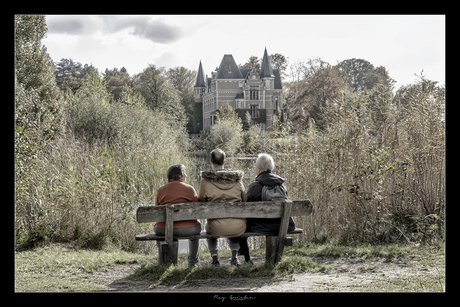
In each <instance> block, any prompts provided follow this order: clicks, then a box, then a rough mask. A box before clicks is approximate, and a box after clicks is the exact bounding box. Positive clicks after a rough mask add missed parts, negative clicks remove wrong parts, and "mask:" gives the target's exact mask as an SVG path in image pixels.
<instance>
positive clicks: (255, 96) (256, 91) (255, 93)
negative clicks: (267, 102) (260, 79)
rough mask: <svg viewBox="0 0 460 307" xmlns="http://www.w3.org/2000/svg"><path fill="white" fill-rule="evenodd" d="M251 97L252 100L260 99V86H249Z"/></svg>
mask: <svg viewBox="0 0 460 307" xmlns="http://www.w3.org/2000/svg"><path fill="white" fill-rule="evenodd" d="M249 99H250V100H259V87H258V86H250V87H249Z"/></svg>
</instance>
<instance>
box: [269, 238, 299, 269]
mask: <svg viewBox="0 0 460 307" xmlns="http://www.w3.org/2000/svg"><path fill="white" fill-rule="evenodd" d="M278 240H279V239H278V236H266V237H265V262H266V263H278V262H280V261H281V257H282V256H283V252H284V248H282V249H281V250H279V244H278ZM292 245H293V238H289V237H288V238H285V239H284V246H292ZM284 246H283V247H284Z"/></svg>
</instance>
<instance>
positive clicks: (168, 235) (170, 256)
mask: <svg viewBox="0 0 460 307" xmlns="http://www.w3.org/2000/svg"><path fill="white" fill-rule="evenodd" d="M165 216H166V226H165V244H167V245H166V246H164V245H163V249H167V253H166V257H165V258H164V262H165V263H167V264H168V263H174V244H173V231H174V227H173V226H174V205H167V206H166V211H165ZM176 262H177V260H176Z"/></svg>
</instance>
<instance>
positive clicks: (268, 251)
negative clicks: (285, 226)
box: [265, 236, 278, 263]
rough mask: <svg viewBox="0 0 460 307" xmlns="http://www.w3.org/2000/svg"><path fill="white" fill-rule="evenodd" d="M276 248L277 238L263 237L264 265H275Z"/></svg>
mask: <svg viewBox="0 0 460 307" xmlns="http://www.w3.org/2000/svg"><path fill="white" fill-rule="evenodd" d="M277 246H278V237H277V236H267V237H265V263H275V258H276V247H277Z"/></svg>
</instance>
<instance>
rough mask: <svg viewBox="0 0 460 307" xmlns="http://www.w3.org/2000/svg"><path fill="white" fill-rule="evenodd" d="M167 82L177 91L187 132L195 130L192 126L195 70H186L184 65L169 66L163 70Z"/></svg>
mask: <svg viewBox="0 0 460 307" xmlns="http://www.w3.org/2000/svg"><path fill="white" fill-rule="evenodd" d="M165 76H166V78H167V80H168V82H169V83H170V84H171V85H172V86H173V87H174V88H175V89H176V90H177V91H178V92H179V96H180V103H181V104H182V106H183V107H184V111H185V116H186V118H187V125H186V127H187V130H188V131H189V133H192V132H195V133H198V132H199V130H198V131H196V130H197V129H196V128H195V127H194V126H195V125H194V124H193V122H194V112H193V108H194V105H195V97H194V94H193V86H194V84H195V80H196V72H195V71H192V70H188V69H187V68H185V67H174V68H170V69H169V70H167V71H166V72H165Z"/></svg>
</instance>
